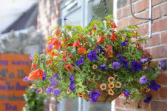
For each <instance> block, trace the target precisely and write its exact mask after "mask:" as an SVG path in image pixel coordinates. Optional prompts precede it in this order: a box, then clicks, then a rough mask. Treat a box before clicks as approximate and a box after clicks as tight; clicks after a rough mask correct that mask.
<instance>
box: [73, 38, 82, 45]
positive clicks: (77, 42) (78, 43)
mask: <svg viewBox="0 0 167 111" xmlns="http://www.w3.org/2000/svg"><path fill="white" fill-rule="evenodd" d="M80 44H81V43H80V42H79V41H78V40H75V41H74V44H73V47H79V45H80Z"/></svg>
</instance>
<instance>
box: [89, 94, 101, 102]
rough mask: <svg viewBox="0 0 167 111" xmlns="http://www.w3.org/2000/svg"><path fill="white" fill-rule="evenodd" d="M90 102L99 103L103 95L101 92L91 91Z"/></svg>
mask: <svg viewBox="0 0 167 111" xmlns="http://www.w3.org/2000/svg"><path fill="white" fill-rule="evenodd" d="M89 94H90V101H92V102H97V99H98V97H99V96H100V95H101V94H100V92H99V91H90V92H89Z"/></svg>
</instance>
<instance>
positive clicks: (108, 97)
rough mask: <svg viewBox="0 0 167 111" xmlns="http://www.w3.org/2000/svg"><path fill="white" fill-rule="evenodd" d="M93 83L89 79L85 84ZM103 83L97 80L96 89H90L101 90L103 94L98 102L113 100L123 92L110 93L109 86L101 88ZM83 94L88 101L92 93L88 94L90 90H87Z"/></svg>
mask: <svg viewBox="0 0 167 111" xmlns="http://www.w3.org/2000/svg"><path fill="white" fill-rule="evenodd" d="M92 84H93V83H92V82H88V81H87V82H86V84H85V85H92ZM101 84H102V83H101V82H97V83H96V85H95V90H91V89H90V91H99V92H100V93H101V95H100V96H99V97H98V99H97V102H99V103H105V102H111V101H113V100H114V99H116V98H117V97H118V96H119V95H120V94H121V93H120V92H114V95H109V94H108V90H109V88H106V90H101V89H100V85H101ZM83 96H84V99H85V100H87V101H89V100H90V94H88V92H86V93H85V94H84V95H83Z"/></svg>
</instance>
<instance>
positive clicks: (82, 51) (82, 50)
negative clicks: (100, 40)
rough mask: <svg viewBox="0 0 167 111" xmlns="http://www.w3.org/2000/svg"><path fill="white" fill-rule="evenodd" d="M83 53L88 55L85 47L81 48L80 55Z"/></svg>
mask: <svg viewBox="0 0 167 111" xmlns="http://www.w3.org/2000/svg"><path fill="white" fill-rule="evenodd" d="M82 53H87V51H86V49H85V48H84V47H79V49H78V54H82Z"/></svg>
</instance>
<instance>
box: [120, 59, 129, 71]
mask: <svg viewBox="0 0 167 111" xmlns="http://www.w3.org/2000/svg"><path fill="white" fill-rule="evenodd" d="M119 60H120V63H121V65H122V64H123V65H124V68H125V69H129V66H128V63H129V62H128V61H126V60H125V59H124V58H119Z"/></svg>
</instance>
